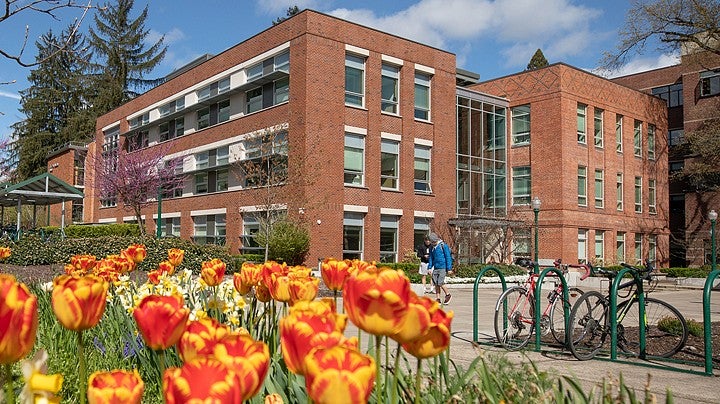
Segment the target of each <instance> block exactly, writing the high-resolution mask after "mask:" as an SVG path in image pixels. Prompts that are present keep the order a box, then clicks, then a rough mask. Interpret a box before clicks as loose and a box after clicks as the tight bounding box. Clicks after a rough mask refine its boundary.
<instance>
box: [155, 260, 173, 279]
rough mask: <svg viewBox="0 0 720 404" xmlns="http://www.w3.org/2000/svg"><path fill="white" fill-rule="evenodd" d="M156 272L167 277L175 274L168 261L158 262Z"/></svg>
mask: <svg viewBox="0 0 720 404" xmlns="http://www.w3.org/2000/svg"><path fill="white" fill-rule="evenodd" d="M157 270H158V271H160V273H162V274H165V275H168V276H169V275H172V274H174V273H175V265H173V264H172V262H170V261H160V263H159V264H158V267H157Z"/></svg>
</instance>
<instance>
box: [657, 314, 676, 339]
mask: <svg viewBox="0 0 720 404" xmlns="http://www.w3.org/2000/svg"><path fill="white" fill-rule="evenodd" d="M658 328H659V329H660V330H662V331H664V332H666V333H668V334H670V335H680V334H682V324H681V323H680V320H678V319H677V318H673V317H663V318H661V319H660V321H658Z"/></svg>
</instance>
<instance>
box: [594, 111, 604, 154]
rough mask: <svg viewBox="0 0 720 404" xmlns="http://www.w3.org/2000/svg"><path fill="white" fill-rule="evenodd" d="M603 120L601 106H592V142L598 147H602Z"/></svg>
mask: <svg viewBox="0 0 720 404" xmlns="http://www.w3.org/2000/svg"><path fill="white" fill-rule="evenodd" d="M598 114H599V115H598ZM604 121H605V111H604V110H603V109H601V108H593V143H594V144H595V147H597V148H599V149H602V148H603V147H604V139H603V138H604V136H605V130H604V128H603V125H604Z"/></svg>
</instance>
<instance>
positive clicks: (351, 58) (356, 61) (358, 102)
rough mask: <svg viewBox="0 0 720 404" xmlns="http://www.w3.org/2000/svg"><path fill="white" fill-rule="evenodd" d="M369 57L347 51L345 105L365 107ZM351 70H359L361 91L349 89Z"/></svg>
mask: <svg viewBox="0 0 720 404" xmlns="http://www.w3.org/2000/svg"><path fill="white" fill-rule="evenodd" d="M366 63H367V57H365V56H362V55H357V54H354V53H345V105H347V106H351V107H360V108H364V107H365V70H366ZM350 71H357V72H359V79H360V88H359V90H360V92H355V91H352V90H348V79H349V78H351V76H349V75H348V73H349V72H350Z"/></svg>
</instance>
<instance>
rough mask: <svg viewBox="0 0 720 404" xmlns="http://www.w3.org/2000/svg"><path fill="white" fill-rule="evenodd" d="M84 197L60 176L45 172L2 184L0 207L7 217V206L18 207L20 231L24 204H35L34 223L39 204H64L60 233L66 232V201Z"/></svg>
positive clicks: (17, 228)
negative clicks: (14, 182) (17, 181)
mask: <svg viewBox="0 0 720 404" xmlns="http://www.w3.org/2000/svg"><path fill="white" fill-rule="evenodd" d="M77 199H83V192H82V191H81V190H79V189H77V188H76V187H74V186H72V185H70V184H68V183H67V182H65V181H63V180H61V179H60V178H58V177H56V176H54V175H52V174H50V173H43V174H40V175H37V176H35V177H33V178H30V179H27V180H25V181H22V182H19V183H17V184H10V183H3V184H0V209H2V217H3V218H4V217H5V207H12V206H16V207H17V227H16V230H17V232H18V234H19V233H20V213H21V210H22V205H23V204H26V205H28V204H30V205H33V224H35V223H36V219H37V218H36V214H37V206H38V205H40V206H49V205H54V204H56V203H61V204H62V217H61V219H60V229H61V233H60V234H65V202H67V201H72V200H77Z"/></svg>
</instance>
